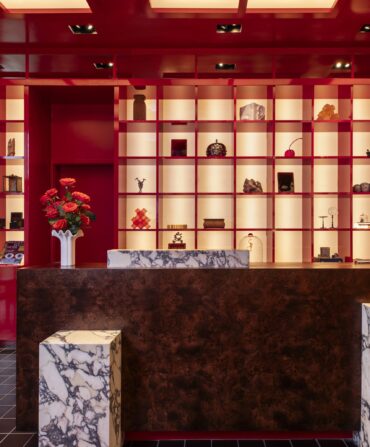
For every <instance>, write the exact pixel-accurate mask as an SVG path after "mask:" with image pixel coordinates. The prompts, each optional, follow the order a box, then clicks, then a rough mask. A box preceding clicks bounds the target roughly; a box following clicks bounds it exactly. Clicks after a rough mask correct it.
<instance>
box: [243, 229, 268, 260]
mask: <svg viewBox="0 0 370 447" xmlns="http://www.w3.org/2000/svg"><path fill="white" fill-rule="evenodd" d="M238 249H239V250H248V251H249V262H250V263H251V264H254V263H257V262H263V244H262V241H261V239H260V238H259V237H257V236H255V235H254V234H253V233H248V235H247V236H244V237H243V238H242V239H241V240H240V242H239V247H238Z"/></svg>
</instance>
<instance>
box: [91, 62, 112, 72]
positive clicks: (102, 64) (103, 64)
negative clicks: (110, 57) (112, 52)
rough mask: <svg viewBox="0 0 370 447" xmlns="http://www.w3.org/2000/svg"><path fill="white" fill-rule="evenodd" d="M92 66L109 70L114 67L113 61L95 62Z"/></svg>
mask: <svg viewBox="0 0 370 447" xmlns="http://www.w3.org/2000/svg"><path fill="white" fill-rule="evenodd" d="M94 67H95V68H96V69H97V70H110V69H112V68H113V67H114V63H113V62H95V63H94Z"/></svg>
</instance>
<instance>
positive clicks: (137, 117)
mask: <svg viewBox="0 0 370 447" xmlns="http://www.w3.org/2000/svg"><path fill="white" fill-rule="evenodd" d="M145 99H146V98H145V95H134V121H145V120H146V104H145Z"/></svg>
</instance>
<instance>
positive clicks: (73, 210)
mask: <svg viewBox="0 0 370 447" xmlns="http://www.w3.org/2000/svg"><path fill="white" fill-rule="evenodd" d="M59 183H60V184H61V186H62V187H63V189H64V191H63V194H62V196H61V198H60V197H59V195H58V190H57V189H56V188H51V189H48V190H47V191H46V192H45V194H43V195H42V196H41V199H40V202H41V204H42V206H43V207H44V208H43V211H44V212H45V216H46V218H47V219H48V221H49V224H50V225H51V226H52V228H53V229H54V230H56V231H59V230H62V231H67V230H70V231H71V233H72V234H77V233H78V231H79V230H83V229H84V228H86V227H88V226H89V225H90V222H91V221H92V220H95V214H94V213H92V212H91V206H90V205H89V203H90V197H89V196H88V195H87V194H84V193H83V192H79V191H74V188H75V184H76V180H75V179H74V178H61V179H60V180H59Z"/></svg>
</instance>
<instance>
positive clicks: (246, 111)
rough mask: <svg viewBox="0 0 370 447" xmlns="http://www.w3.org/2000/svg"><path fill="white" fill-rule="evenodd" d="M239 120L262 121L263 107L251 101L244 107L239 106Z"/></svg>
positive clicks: (263, 117) (263, 115)
mask: <svg viewBox="0 0 370 447" xmlns="http://www.w3.org/2000/svg"><path fill="white" fill-rule="evenodd" d="M239 115H240V119H241V120H254V121H257V120H258V121H263V120H264V119H265V116H266V114H265V107H264V106H262V105H260V104H257V103H255V102H252V103H251V104H247V105H246V106H244V107H240V111H239Z"/></svg>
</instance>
